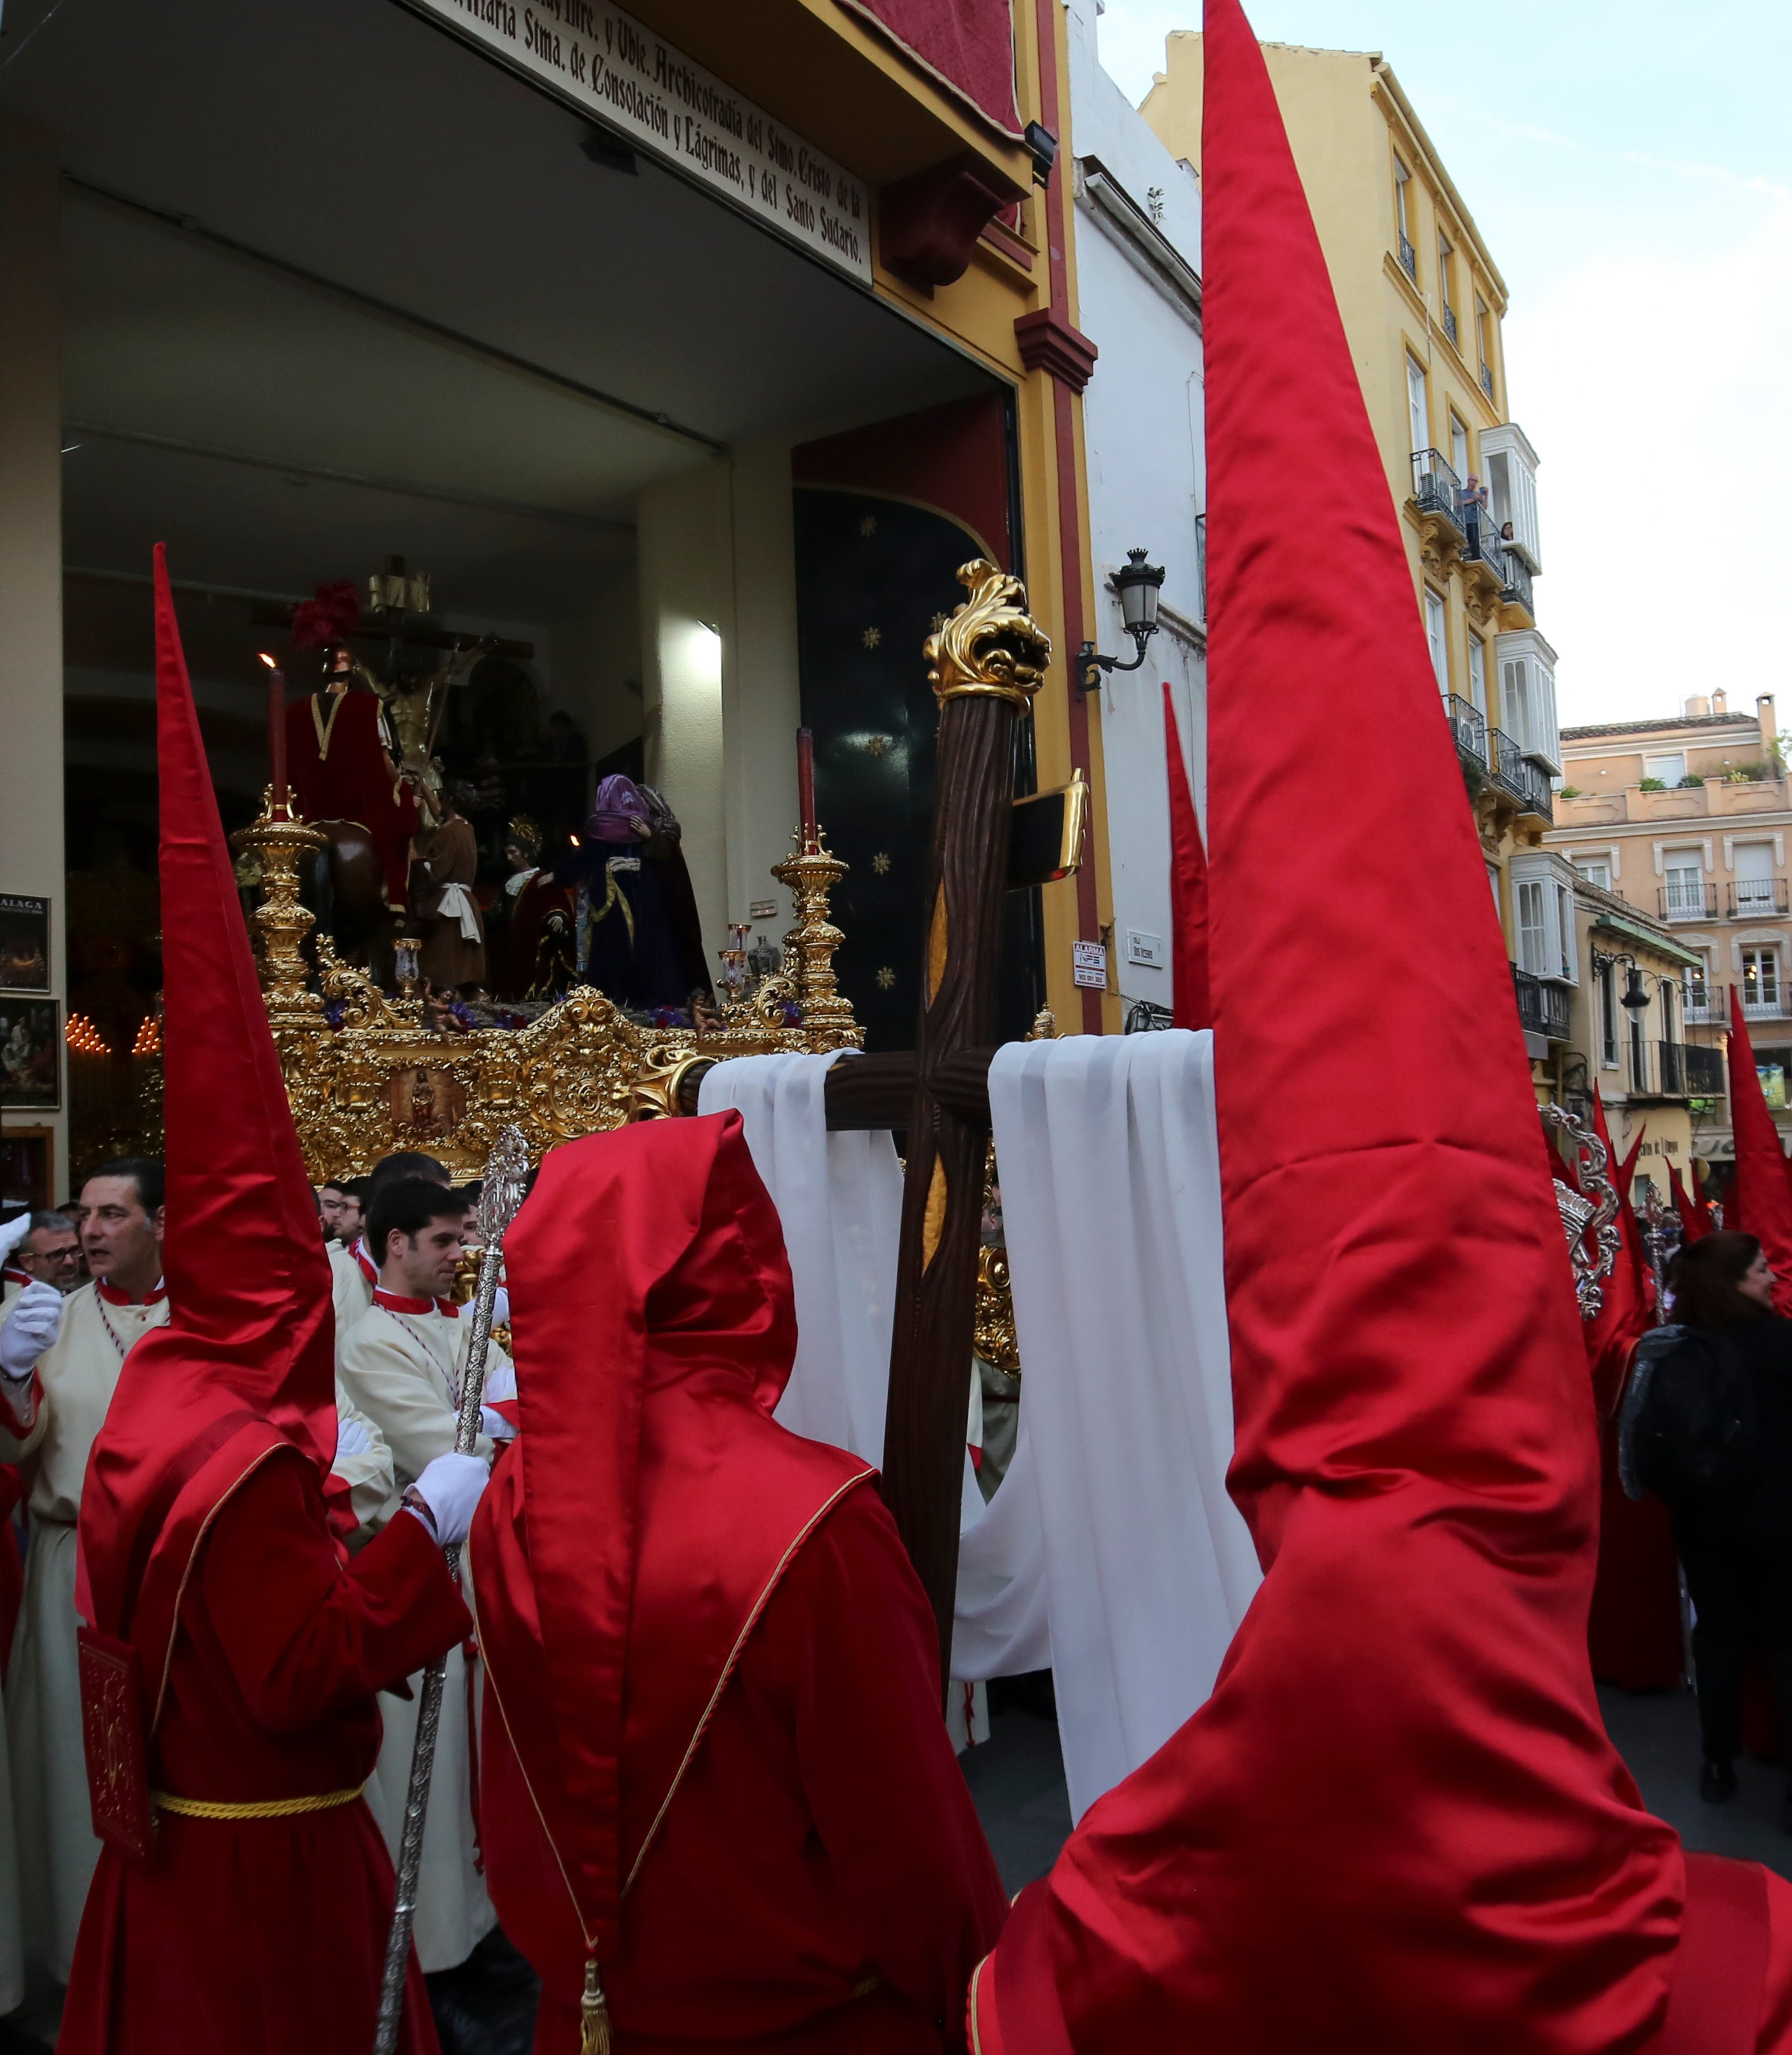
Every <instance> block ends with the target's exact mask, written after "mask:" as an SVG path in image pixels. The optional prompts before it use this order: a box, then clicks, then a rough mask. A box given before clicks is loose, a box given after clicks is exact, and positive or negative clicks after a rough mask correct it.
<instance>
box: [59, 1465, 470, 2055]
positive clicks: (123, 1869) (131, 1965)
mask: <svg viewBox="0 0 1792 2055" xmlns="http://www.w3.org/2000/svg"><path fill="white" fill-rule="evenodd" d="M470 1627H471V1621H470V1619H468V1616H467V1609H466V1607H464V1606H463V1604H462V1603H461V1600H460V1596H459V1593H458V1592H456V1590H455V1587H454V1584H453V1582H452V1580H451V1579H450V1577H449V1576H448V1573H447V1567H446V1565H445V1564H443V1560H442V1552H441V1550H440V1548H439V1547H437V1545H436V1544H435V1541H434V1540H433V1539H432V1538H431V1536H430V1534H429V1533H428V1532H427V1530H426V1528H424V1526H423V1523H422V1522H421V1521H418V1520H415V1519H413V1518H412V1517H411V1516H410V1515H409V1514H408V1513H401V1514H400V1516H399V1517H397V1518H396V1519H395V1520H394V1521H392V1524H391V1525H390V1526H388V1528H386V1529H385V1531H384V1532H383V1533H381V1534H380V1535H379V1536H376V1538H375V1539H374V1540H372V1541H370V1542H369V1543H368V1545H367V1546H366V1547H365V1548H363V1549H362V1550H361V1551H360V1553H359V1554H358V1555H356V1556H355V1557H354V1558H353V1559H352V1561H351V1560H349V1557H348V1556H347V1554H346V1552H345V1550H344V1549H343V1548H342V1546H341V1543H340V1542H339V1541H338V1540H337V1538H336V1536H335V1535H334V1534H333V1532H332V1531H331V1528H330V1525H329V1520H328V1517H327V1516H326V1513H325V1505H324V1499H323V1494H322V1493H321V1491H320V1490H319V1489H318V1487H317V1479H316V1476H315V1473H313V1472H312V1471H311V1470H310V1469H309V1466H308V1465H305V1464H304V1463H303V1462H302V1461H301V1460H300V1459H298V1458H297V1456H296V1455H295V1454H291V1453H280V1452H276V1453H274V1455H273V1456H272V1457H270V1459H269V1460H267V1461H265V1462H263V1463H262V1465H260V1467H259V1468H258V1469H256V1471H255V1472H254V1474H253V1476H252V1477H250V1479H249V1481H247V1482H246V1484H244V1485H242V1486H241V1487H239V1488H238V1489H237V1490H236V1491H235V1492H234V1493H233V1494H232V1495H231V1496H230V1498H229V1499H228V1500H227V1501H226V1502H225V1503H224V1505H223V1508H222V1509H221V1510H220V1511H219V1513H217V1515H216V1517H215V1520H214V1521H213V1522H212V1524H211V1528H210V1531H209V1533H208V1534H207V1538H206V1539H205V1540H204V1541H203V1543H202V1544H201V1545H200V1548H199V1554H198V1557H197V1560H196V1562H195V1566H194V1571H193V1574H192V1576H191V1578H190V1580H189V1581H188V1584H187V1595H186V1597H185V1599H184V1600H183V1603H182V1605H181V1607H180V1612H179V1632H178V1633H177V1635H175V1639H174V1643H173V1647H172V1651H171V1660H170V1663H169V1667H168V1676H167V1692H166V1695H165V1698H164V1700H163V1706H162V1712H161V1717H160V1720H159V1721H158V1722H157V1724H156V1732H155V1735H154V1737H153V1741H152V1747H151V1755H150V1781H151V1785H152V1789H156V1790H159V1791H160V1790H166V1791H171V1792H173V1793H175V1794H177V1795H178V1796H179V1797H183V1798H187V1799H202V1800H213V1801H225V1802H234V1803H241V1802H243V1801H267V1800H269V1799H275V1798H289V1797H297V1796H299V1795H301V1793H321V1792H338V1791H344V1790H350V1789H356V1787H358V1786H360V1785H364V1784H365V1783H366V1781H367V1780H368V1777H369V1776H370V1775H371V1774H372V1769H373V1765H374V1760H375V1758H376V1756H377V1755H378V1754H379V1752H380V1714H379V1710H378V1707H377V1706H376V1703H375V1701H374V1696H373V1694H374V1693H375V1692H376V1691H380V1690H395V1689H398V1688H400V1687H401V1686H403V1684H404V1679H405V1678H406V1677H408V1676H409V1675H410V1674H412V1672H414V1671H416V1670H419V1669H421V1668H422V1667H423V1665H424V1664H425V1663H429V1662H431V1661H433V1660H434V1659H435V1657H437V1656H438V1655H441V1654H442V1652H443V1651H444V1650H445V1649H447V1648H448V1647H451V1646H452V1645H453V1643H455V1642H456V1641H457V1640H459V1639H463V1637H464V1636H465V1635H466V1634H467V1631H469V1629H470ZM392 1894H393V1879H392V1860H391V1857H390V1856H388V1853H387V1852H386V1844H385V1842H384V1839H383V1838H382V1836H381V1835H380V1830H379V1828H377V1827H376V1825H375V1824H374V1821H373V1816H372V1813H371V1812H368V1808H367V1804H366V1801H364V1799H359V1798H357V1799H356V1801H354V1802H353V1803H352V1805H337V1806H333V1807H331V1808H329V1810H327V1811H323V1812H305V1813H300V1814H297V1815H295V1816H291V1817H288V1818H276V1819H256V1820H207V1819H195V1818H191V1817H188V1816H183V1815H180V1814H176V1813H172V1812H159V1813H158V1815H157V1820H156V1848H155V1852H154V1855H153V1856H152V1858H151V1860H149V1862H148V1863H147V1864H140V1863H136V1862H133V1861H132V1860H129V1859H128V1858H127V1857H125V1856H122V1855H120V1852H118V1850H117V1849H116V1848H112V1847H111V1846H109V1845H108V1846H104V1847H102V1848H101V1850H100V1865H99V1868H98V1870H97V1872H96V1873H95V1876H94V1879H93V1886H92V1887H91V1889H90V1890H89V1892H88V1897H87V1905H86V1908H85V1911H84V1912H83V1913H82V1915H81V1935H80V1938H79V1939H78V1941H77V1943H76V1947H75V1957H74V1962H73V1969H72V1971H71V1974H70V1977H69V1998H68V2003H67V2006H66V2008H65V2011H64V2014H63V2018H62V2029H61V2036H60V2037H59V2039H58V2041H57V2046H58V2048H59V2049H61V2050H63V2051H64V2055H100V2051H102V2050H104V2051H105V2055H195V2051H199V2050H203V2051H207V2055H211V2051H216V2055H226V2051H229V2055H238V2051H243V2050H249V2049H253V2050H254V2051H255V2055H319V2051H320V2050H322V2049H343V2050H345V2051H346V2050H360V2049H370V2048H372V2045H373V2030H374V2021H375V2015H376V2010H377V2008H378V2002H379V1991H380V1970H381V1967H382V1965H383V1962H384V1955H385V1943H386V1931H387V1929H388V1927H389V1926H390V1924H391V1922H392ZM400 2047H401V2048H403V2049H405V2050H406V2051H407V2055H429V2051H431V2050H433V2049H434V2048H435V2029H434V2027H433V2025H432V2024H431V2018H430V2010H429V1998H428V1994H427V1992H426V1990H424V1988H423V1976H422V1973H421V1972H420V1970H419V1969H418V1967H417V1964H416V1957H415V1956H414V1955H413V1957H412V1962H411V1970H410V1975H409V1978H408V1983H407V1988H406V1991H405V2005H404V2030H403V2033H402V2035H401V2038H400Z"/></svg>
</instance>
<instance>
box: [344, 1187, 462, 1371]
mask: <svg viewBox="0 0 1792 2055" xmlns="http://www.w3.org/2000/svg"><path fill="white" fill-rule="evenodd" d="M407 1177H423V1178H427V1180H428V1181H429V1182H430V1183H431V1184H434V1185H447V1184H451V1183H452V1182H453V1180H452V1179H451V1177H449V1175H448V1171H447V1165H446V1164H443V1163H438V1162H436V1160H435V1158H434V1157H433V1156H425V1155H424V1154H423V1153H422V1151H421V1150H416V1149H400V1150H398V1151H396V1154H392V1155H391V1156H382V1157H381V1158H380V1160H379V1162H377V1163H376V1164H375V1165H374V1166H373V1169H372V1172H371V1173H369V1174H368V1176H367V1177H357V1178H356V1179H355V1180H354V1181H353V1183H354V1187H355V1191H356V1214H357V1218H356V1227H355V1231H354V1233H352V1234H350V1233H344V1234H343V1235H342V1236H341V1239H340V1240H337V1241H336V1242H333V1243H332V1244H330V1247H329V1262H330V1302H331V1304H333V1306H334V1307H335V1308H336V1367H337V1369H338V1370H341V1367H342V1345H343V1343H345V1341H346V1340H347V1339H349V1335H350V1334H351V1333H352V1331H353V1329H354V1326H355V1323H356V1321H357V1320H359V1319H360V1317H361V1315H363V1314H364V1312H365V1311H367V1309H368V1307H369V1306H371V1305H372V1304H373V1288H374V1286H375V1285H376V1284H378V1283H379V1281H380V1265H379V1264H378V1263H377V1261H376V1260H375V1259H374V1257H373V1256H372V1254H371V1253H370V1252H369V1244H368V1238H367V1233H366V1226H365V1221H364V1218H363V1217H362V1216H364V1215H365V1213H366V1211H367V1209H368V1207H369V1206H371V1205H372V1203H373V1194H374V1193H376V1191H377V1190H378V1189H380V1186H381V1185H389V1184H392V1183H394V1182H398V1181H403V1180H404V1179H405V1178H407ZM338 1189H341V1190H342V1191H344V1192H346V1191H348V1190H349V1186H348V1185H341V1186H340V1187H338Z"/></svg>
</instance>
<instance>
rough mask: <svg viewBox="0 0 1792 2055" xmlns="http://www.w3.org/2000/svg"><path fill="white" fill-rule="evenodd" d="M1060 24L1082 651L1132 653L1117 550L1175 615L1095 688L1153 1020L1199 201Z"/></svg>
mask: <svg viewBox="0 0 1792 2055" xmlns="http://www.w3.org/2000/svg"><path fill="white" fill-rule="evenodd" d="M1066 11H1067V14H1068V16H1069V48H1070V111H1071V128H1070V148H1071V150H1072V152H1073V154H1074V156H1075V159H1076V164H1077V215H1076V219H1077V229H1076V234H1077V290H1078V296H1079V306H1080V318H1079V325H1080V326H1081V328H1082V329H1083V331H1084V333H1085V334H1087V335H1088V336H1089V337H1090V338H1091V340H1092V341H1093V342H1094V343H1095V345H1096V346H1097V349H1099V350H1100V352H1101V355H1100V357H1099V359H1098V360H1097V364H1096V366H1095V375H1094V377H1093V378H1092V379H1091V380H1090V381H1089V389H1088V391H1087V392H1085V394H1084V396H1083V422H1084V433H1085V440H1086V444H1087V450H1088V466H1089V523H1090V528H1091V531H1092V544H1093V554H1094V562H1095V569H1096V578H1097V586H1098V588H1100V590H1099V593H1098V602H1097V615H1096V627H1095V631H1094V632H1095V633H1096V635H1097V646H1098V647H1099V648H1100V649H1101V650H1102V651H1103V652H1104V653H1106V654H1109V655H1113V656H1120V657H1127V658H1128V659H1130V657H1131V656H1132V643H1131V641H1129V640H1128V638H1127V637H1126V636H1125V634H1124V633H1123V632H1122V629H1121V626H1120V602H1119V601H1118V599H1117V598H1115V596H1114V595H1113V594H1112V593H1111V592H1109V591H1107V590H1105V586H1106V581H1107V579H1108V578H1109V577H1110V576H1111V575H1112V574H1113V572H1114V571H1116V570H1118V569H1119V567H1120V566H1121V565H1122V564H1124V562H1125V561H1126V554H1127V551H1128V550H1129V549H1137V548H1144V549H1146V550H1148V552H1149V554H1150V560H1151V562H1153V563H1154V564H1161V565H1163V566H1164V570H1165V573H1166V577H1165V579H1164V590H1163V607H1164V613H1165V615H1166V616H1168V615H1171V614H1173V615H1175V616H1176V617H1178V619H1177V620H1176V621H1171V620H1168V619H1167V620H1166V621H1165V625H1164V626H1163V627H1162V628H1161V629H1160V630H1159V633H1158V634H1157V635H1156V638H1155V639H1154V640H1153V641H1152V643H1151V644H1150V645H1149V648H1148V653H1147V656H1146V660H1145V664H1144V668H1143V669H1141V670H1138V671H1135V672H1132V673H1128V674H1125V675H1123V676H1109V678H1108V680H1106V681H1105V684H1104V685H1103V687H1102V691H1101V700H1102V709H1101V735H1102V748H1103V753H1104V757H1105V763H1106V767H1107V779H1108V809H1107V813H1108V843H1109V850H1108V854H1109V864H1110V866H1111V870H1112V876H1113V903H1114V949H1113V961H1114V964H1115V967H1116V969H1117V974H1118V979H1119V984H1120V993H1121V996H1122V998H1123V999H1124V1000H1125V1001H1127V1002H1128V1003H1130V1002H1131V1001H1132V1000H1136V999H1148V1000H1152V1001H1153V1002H1154V1003H1155V1004H1157V1005H1160V1006H1166V1007H1167V1006H1168V1005H1169V1004H1171V1003H1172V988H1171V973H1170V969H1169V958H1170V893H1169V866H1170V841H1169V803H1168V788H1167V786H1166V783H1165V767H1164V713H1163V692H1162V685H1163V683H1164V680H1168V682H1169V684H1170V686H1171V688H1172V692H1173V694H1174V696H1175V698H1176V715H1177V720H1178V722H1179V724H1180V727H1181V730H1182V740H1183V747H1184V753H1185V755H1186V756H1187V758H1188V759H1189V764H1190V771H1191V779H1192V782H1193V784H1194V787H1195V804H1196V807H1198V808H1199V810H1200V811H1201V813H1202V815H1203V818H1205V814H1206V788H1207V775H1206V762H1207V661H1206V644H1205V637H1204V636H1203V633H1202V632H1201V630H1200V627H1199V623H1200V622H1201V621H1202V617H1203V605H1202V600H1201V591H1200V574H1199V556H1198V554H1197V552H1198V547H1199V541H1198V536H1197V532H1196V528H1195V516H1196V515H1197V514H1199V512H1201V511H1203V508H1204V507H1205V505H1206V485H1205V481H1206V467H1205V460H1204V436H1203V400H1202V387H1201V337H1200V329H1199V314H1198V311H1197V310H1196V307H1195V306H1194V305H1193V304H1191V298H1192V295H1193V292H1194V291H1195V281H1196V280H1198V278H1199V270H1200V189H1199V183H1198V182H1197V181H1196V179H1195V174H1194V172H1192V171H1191V170H1190V169H1189V168H1187V166H1185V165H1183V164H1179V163H1178V162H1177V161H1176V160H1175V159H1174V158H1172V156H1170V154H1169V152H1168V151H1167V150H1166V149H1165V148H1164V146H1163V144H1161V143H1160V142H1159V141H1158V140H1157V138H1156V136H1154V135H1153V134H1152V132H1151V130H1150V129H1149V128H1147V126H1146V125H1145V123H1144V120H1143V119H1142V118H1141V116H1140V115H1139V113H1138V112H1137V111H1136V109H1135V108H1133V107H1132V105H1131V103H1130V102H1129V101H1128V100H1127V98H1126V96H1125V95H1124V93H1122V92H1121V91H1120V88H1119V87H1118V86H1117V85H1115V84H1114V82H1113V80H1112V79H1111V78H1109V77H1108V75H1107V73H1105V72H1104V71H1103V70H1102V69H1101V63H1100V61H1099V57H1098V54H1097V42H1096V27H1097V14H1098V12H1099V8H1098V6H1097V0H1068V5H1067V10H1066ZM1104 183H1105V187H1106V188H1107V190H1106V193H1105V195H1104V194H1103V192H1102V190H1101V188H1102V187H1103V185H1104ZM1128 201H1130V203H1131V207H1130V209H1129V208H1128V206H1127V204H1126V203H1127V202H1128ZM1117 215H1118V216H1119V217H1120V219H1118V220H1117V219H1116V216H1117ZM1179 623H1180V624H1181V625H1179ZM1132 933H1138V934H1140V935H1144V936H1155V937H1157V938H1158V939H1159V941H1160V954H1161V956H1162V958H1163V962H1162V966H1161V967H1160V968H1151V967H1148V966H1146V965H1144V964H1136V963H1134V962H1132V960H1130V949H1129V941H1128V938H1129V935H1131V934H1132Z"/></svg>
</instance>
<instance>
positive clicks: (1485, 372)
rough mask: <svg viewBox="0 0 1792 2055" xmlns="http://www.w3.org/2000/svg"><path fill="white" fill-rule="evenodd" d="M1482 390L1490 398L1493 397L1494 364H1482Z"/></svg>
mask: <svg viewBox="0 0 1792 2055" xmlns="http://www.w3.org/2000/svg"><path fill="white" fill-rule="evenodd" d="M1481 390H1482V391H1483V392H1485V393H1486V394H1487V397H1488V398H1489V399H1490V400H1491V398H1492V397H1493V396H1494V375H1493V366H1492V365H1491V364H1483V365H1482V366H1481Z"/></svg>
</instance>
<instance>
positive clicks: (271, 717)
mask: <svg viewBox="0 0 1792 2055" xmlns="http://www.w3.org/2000/svg"><path fill="white" fill-rule="evenodd" d="M262 662H263V663H264V664H266V665H267V757H268V783H270V785H271V786H272V787H273V788H274V807H275V810H276V811H278V810H279V809H280V808H282V807H286V806H287V805H288V800H287V797H286V673H285V672H284V671H282V669H281V668H280V666H279V665H278V664H277V663H275V661H274V659H273V658H272V657H270V656H269V655H268V654H267V653H266V651H265V650H264V651H262Z"/></svg>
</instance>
